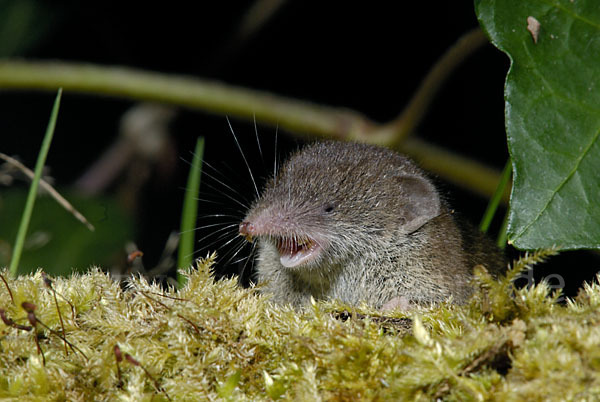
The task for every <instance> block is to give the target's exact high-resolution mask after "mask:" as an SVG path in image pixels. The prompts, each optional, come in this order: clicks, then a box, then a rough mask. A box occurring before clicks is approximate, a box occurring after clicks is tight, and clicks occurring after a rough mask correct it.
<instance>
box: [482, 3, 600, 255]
mask: <svg viewBox="0 0 600 402" xmlns="http://www.w3.org/2000/svg"><path fill="white" fill-rule="evenodd" d="M475 8H476V12H477V15H478V18H479V20H480V23H481V25H482V27H483V28H484V30H485V31H487V33H488V35H489V37H490V38H491V40H492V42H493V43H494V45H496V46H497V47H498V48H499V49H501V50H502V51H504V52H505V53H506V54H508V56H509V57H510V59H511V67H510V70H509V73H508V75H507V78H506V87H505V100H506V130H507V135H508V145H509V150H510V153H511V157H512V161H513V172H514V185H513V192H512V196H511V208H510V217H509V227H508V236H509V241H511V242H512V243H513V244H514V245H515V246H516V247H518V248H521V249H532V248H542V247H549V246H552V245H557V246H559V247H560V248H563V249H575V248H597V247H600V141H599V139H598V138H599V133H600V3H599V2H598V0H546V1H543V0H528V1H523V0H476V1H475ZM528 20H529V21H528ZM528 22H529V28H528ZM538 23H539V24H538ZM536 25H537V27H536Z"/></svg>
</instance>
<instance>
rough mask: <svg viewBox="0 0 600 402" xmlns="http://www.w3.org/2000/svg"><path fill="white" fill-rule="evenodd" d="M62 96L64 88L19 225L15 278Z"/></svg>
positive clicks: (13, 268)
mask: <svg viewBox="0 0 600 402" xmlns="http://www.w3.org/2000/svg"><path fill="white" fill-rule="evenodd" d="M61 96H62V88H59V89H58V93H57V94H56V99H55V100H54V106H53V108H52V113H51V114H50V121H48V127H47V128H46V134H45V135H44V140H43V141H42V148H41V149H40V153H39V154H38V159H37V162H36V164H35V175H34V177H33V181H32V182H31V186H29V194H28V195H27V201H26V202H25V210H24V211H23V217H22V218H21V223H20V225H19V231H18V232H17V239H16V240H15V247H14V249H13V254H12V258H11V260H10V275H11V276H12V277H13V278H14V277H16V276H17V272H18V269H19V261H20V260H21V254H22V253H23V245H24V244H25V235H26V234H27V229H28V228H29V221H30V220H31V214H32V212H33V205H34V204H35V197H36V195H37V189H38V186H39V184H40V179H41V178H42V169H43V168H44V164H45V163H46V157H47V156H48V151H49V150H50V143H51V142H52V136H53V135H54V128H55V127H56V118H57V116H58V109H59V106H60V98H61Z"/></svg>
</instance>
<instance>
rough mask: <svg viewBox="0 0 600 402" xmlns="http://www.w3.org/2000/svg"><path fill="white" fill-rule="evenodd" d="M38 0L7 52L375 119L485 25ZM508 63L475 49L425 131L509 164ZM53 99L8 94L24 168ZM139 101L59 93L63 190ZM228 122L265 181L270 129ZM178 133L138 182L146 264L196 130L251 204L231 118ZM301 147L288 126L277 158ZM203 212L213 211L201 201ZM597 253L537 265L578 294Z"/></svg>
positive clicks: (211, 159) (347, 12) (429, 7)
mask: <svg viewBox="0 0 600 402" xmlns="http://www.w3.org/2000/svg"><path fill="white" fill-rule="evenodd" d="M30 3H31V4H32V5H33V9H35V12H36V13H37V14H36V15H38V19H39V21H40V22H39V24H38V25H37V26H36V29H35V30H32V36H33V39H32V40H31V43H30V42H28V41H24V45H23V48H22V49H18V50H17V51H16V52H15V53H14V54H12V56H24V57H26V58H29V59H61V60H68V61H85V62H91V63H98V64H102V65H123V66H129V67H136V68H141V69H146V70H154V71H160V72H165V73H174V74H186V75H191V76H198V77H203V78H207V79H216V80H220V81H224V82H227V83H230V84H235V85H239V86H243V87H249V88H256V89H261V90H268V91H271V92H273V93H276V94H280V95H285V96H288V97H293V98H300V99H306V100H309V101H312V102H317V103H322V104H328V105H334V106H343V107H347V108H351V109H354V110H356V111H359V112H361V113H363V114H365V115H366V116H368V117H369V118H371V119H373V120H375V121H379V122H385V121H388V120H390V119H392V118H394V117H395V116H397V115H398V114H399V113H400V111H401V110H402V109H403V107H404V106H405V105H406V103H407V102H408V100H409V99H410V96H411V95H412V93H413V92H414V91H415V89H416V88H417V86H418V84H419V82H420V80H421V79H422V78H423V77H424V75H425V74H426V72H427V71H428V69H429V68H430V67H431V66H432V64H433V63H434V62H435V61H436V60H437V59H438V58H439V57H440V56H441V55H442V54H443V52H444V51H445V50H446V49H447V48H448V47H449V46H450V45H451V44H453V43H454V42H455V41H456V39H457V38H458V37H460V35H462V34H464V33H465V32H467V31H468V30H470V29H472V28H474V27H476V26H477V20H476V18H475V15H474V11H473V5H472V3H471V2H441V1H440V2H368V3H367V2H353V1H287V2H284V3H283V5H282V7H281V8H280V9H279V10H278V12H277V13H276V14H275V15H274V16H273V17H272V18H271V19H269V20H268V22H267V23H266V24H265V25H263V26H262V27H261V29H259V30H258V31H257V32H256V33H255V35H253V36H251V37H246V38H244V40H241V41H240V40H236V39H235V38H236V35H235V33H236V31H237V30H238V29H239V27H240V23H241V21H242V19H243V17H244V15H245V13H246V12H247V10H248V9H249V7H250V6H251V4H252V2H246V1H238V2H196V3H194V2H173V1H171V2H165V3H160V4H159V5H151V4H150V3H145V2H144V3H142V2H107V1H103V2H97V1H85V2H74V1H73V2H69V1H47V2H35V1H31V2H30ZM39 32H42V34H39ZM34 34H35V35H37V36H35V35H34ZM5 40H6V38H5ZM508 66H509V63H508V58H507V57H506V56H505V55H504V54H502V53H501V52H499V51H498V50H497V49H495V48H494V47H493V46H491V45H487V46H485V47H484V48H482V49H480V50H479V51H477V53H475V54H474V55H473V56H471V57H470V58H469V59H468V60H466V61H465V63H464V64H463V65H462V66H461V67H460V68H459V69H458V71H456V72H455V73H454V74H453V76H452V78H451V79H450V80H449V82H447V84H446V85H445V86H444V88H443V89H442V90H441V92H440V93H439V95H438V96H437V98H436V100H435V101H434V103H433V105H432V106H431V108H430V109H429V110H428V112H427V115H426V117H425V120H424V121H423V123H422V124H421V125H420V126H419V127H418V129H417V135H418V136H419V137H421V138H423V139H426V140H428V141H431V142H433V143H435V144H437V145H440V146H443V147H446V148H448V149H450V150H452V151H455V152H457V153H460V154H463V155H466V156H469V157H471V158H473V159H476V160H479V161H482V162H485V163H486V164H489V165H491V166H494V167H496V168H497V169H501V168H502V167H503V165H504V163H505V161H506V159H507V156H508V153H507V150H506V139H505V131H504V101H503V84H504V77H505V74H506V71H507V69H508ZM53 98H54V93H40V92H35V91H27V92H18V91H3V92H0V148H1V150H2V151H3V152H5V153H8V154H13V155H18V156H19V157H20V158H21V159H22V160H23V161H24V162H25V163H26V164H27V165H29V166H33V165H34V164H35V158H36V155H37V152H38V150H39V144H40V143H41V138H42V135H43V132H44V130H45V126H46V124H47V119H48V115H49V112H50V109H51V105H52V101H53ZM134 104H135V102H133V101H131V100H123V99H113V98H107V97H95V96H84V95H76V94H72V93H69V92H68V91H67V92H66V93H64V95H63V100H62V104H61V112H60V116H59V122H58V125H57V130H56V133H55V139H54V142H53V144H52V148H51V152H50V155H49V158H48V162H47V164H48V165H49V166H50V167H51V169H52V176H53V177H54V178H55V179H56V182H57V185H58V186H59V187H60V186H62V187H67V186H69V184H70V183H72V182H73V181H74V180H75V179H76V178H77V177H78V176H79V175H80V174H81V173H82V172H83V171H85V169H86V168H87V167H88V166H89V165H90V164H91V162H92V161H94V160H95V159H96V158H97V157H98V156H99V155H100V154H101V152H102V151H103V150H104V149H106V148H107V147H108V146H109V145H110V144H111V143H113V142H114V141H115V139H116V137H117V132H118V124H119V118H120V116H121V115H122V114H123V113H124V112H125V111H126V110H128V109H129V108H130V107H131V106H133V105H134ZM231 123H232V125H233V128H234V130H235V132H236V134H237V136H238V138H239V139H240V142H241V146H242V149H243V150H244V152H245V153H246V155H247V156H248V159H249V160H250V163H251V170H252V171H253V172H254V173H255V174H256V175H257V176H259V177H265V176H268V175H269V174H270V173H271V171H272V168H271V166H272V165H273V158H274V157H273V156H272V155H274V154H275V152H274V150H273V147H274V145H275V131H276V130H275V128H274V127H271V126H267V125H261V124H260V122H258V134H259V137H260V140H261V145H262V146H263V148H264V150H265V156H263V158H262V159H264V161H263V160H261V157H260V155H258V152H257V146H256V138H255V135H254V126H253V124H252V123H251V122H250V123H249V122H246V121H241V120H236V119H233V118H232V121H231ZM171 131H172V134H173V138H174V141H175V144H176V154H177V156H178V157H180V158H181V159H179V160H177V164H176V169H175V171H174V172H173V174H172V176H170V177H169V178H168V180H165V179H164V177H163V178H162V179H160V180H158V179H155V180H154V181H153V180H152V179H151V180H150V181H149V182H148V183H147V184H146V185H145V186H144V194H145V196H144V197H143V198H144V200H145V202H144V203H143V204H141V205H139V207H138V208H137V217H136V218H137V223H136V227H137V231H138V233H139V236H138V238H137V239H136V242H137V244H138V246H139V248H140V249H141V250H143V251H144V252H145V256H144V263H145V265H146V266H148V267H151V266H153V264H155V263H156V261H157V260H158V258H159V255H160V252H161V250H162V248H163V246H164V242H165V240H166V238H167V237H168V234H169V233H170V232H171V231H176V230H178V227H179V218H180V209H181V207H180V206H181V203H182V198H183V193H184V187H185V180H186V175H187V169H188V165H187V164H186V162H185V161H184V160H188V161H189V160H190V159H191V151H192V150H193V147H194V143H195V139H196V137H197V136H198V135H202V136H204V137H205V138H206V160H207V161H208V163H210V164H211V165H212V166H215V167H216V168H217V170H219V172H220V174H222V175H223V176H222V177H223V179H224V181H226V182H227V184H228V185H231V186H232V187H234V188H235V189H237V190H238V191H239V192H241V193H242V195H241V196H236V197H239V199H243V198H245V201H244V202H250V201H251V200H252V198H253V190H252V186H251V184H250V180H249V176H248V173H247V172H248V169H247V168H246V167H245V165H244V162H243V160H242V158H241V156H240V153H239V151H238V150H237V147H236V145H235V143H234V142H233V139H232V135H231V133H230V131H229V127H228V124H227V121H226V119H225V117H224V116H215V115H210V114H206V113H203V112H200V111H190V110H183V109H180V110H179V111H178V114H177V117H176V118H175V119H174V121H173V123H172V125H171ZM300 143H301V141H300V140H298V139H296V138H294V137H292V136H290V135H289V134H288V133H285V132H283V131H281V130H280V131H279V132H278V142H277V153H278V155H279V157H280V158H282V157H283V156H285V154H286V153H287V152H289V150H290V149H294V148H295V147H297V146H298V145H299V144H300ZM182 159H183V160H182ZM206 181H210V180H206ZM442 188H443V191H444V192H446V193H448V194H449V198H450V200H451V202H452V204H453V205H454V206H455V207H456V209H457V210H459V211H462V212H463V213H464V214H465V215H466V216H467V217H468V218H469V219H471V220H472V221H473V222H474V223H478V221H479V219H480V218H481V216H482V214H483V211H484V209H485V206H486V203H487V200H485V199H482V198H480V197H478V196H476V195H473V194H471V193H469V192H466V191H463V190H461V189H458V188H455V187H453V186H451V185H449V184H444V183H442ZM222 191H224V190H222ZM202 192H203V193H210V194H208V195H206V197H207V198H210V197H214V199H222V200H224V203H229V204H228V205H226V206H223V208H228V209H229V208H235V204H233V205H231V201H227V199H226V198H225V197H224V196H223V194H215V191H214V190H213V189H212V188H207V187H206V184H204V185H203V189H202ZM202 197H205V196H204V195H203V196H202ZM200 213H201V214H211V213H215V209H214V207H211V206H210V205H204V206H202V205H201V212H200ZM503 213H504V211H503V210H502V211H500V215H502V214H503ZM499 221H500V218H498V219H497V220H496V222H495V226H494V229H497V228H498V226H499ZM204 222H206V221H204ZM199 224H200V225H203V224H205V223H203V220H200V222H199ZM221 252H222V253H224V251H221ZM201 253H202V255H204V254H206V251H201ZM513 255H514V253H513ZM598 262H599V261H598V258H597V257H594V256H593V255H592V254H590V253H588V252H569V253H564V254H562V255H561V256H559V257H557V258H554V259H553V263H552V264H548V265H549V266H548V267H543V268H536V276H537V277H538V278H540V277H543V276H545V275H548V274H550V273H552V272H558V273H559V274H561V275H563V276H564V277H565V278H566V285H567V287H566V291H567V293H568V294H574V293H575V291H576V289H577V287H578V286H579V284H580V281H581V280H582V279H584V278H587V279H590V278H592V277H593V275H594V274H595V271H596V270H597V269H598V267H599V266H600V265H599V264H598ZM586 267H587V268H586ZM218 269H219V272H225V271H227V270H229V271H236V270H238V269H239V268H238V267H226V266H220V267H219V268H218ZM575 270H578V271H577V273H574V272H573V271H575Z"/></svg>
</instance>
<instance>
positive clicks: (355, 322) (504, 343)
mask: <svg viewBox="0 0 600 402" xmlns="http://www.w3.org/2000/svg"><path fill="white" fill-rule="evenodd" d="M551 253H552V251H550V252H539V253H535V254H532V255H528V256H526V257H524V258H523V259H521V260H520V261H518V262H517V263H515V264H514V267H513V268H512V269H511V270H510V271H509V272H508V274H507V276H506V277H505V278H501V279H500V280H494V279H492V278H491V277H490V276H489V275H488V274H487V273H486V272H485V270H480V271H479V272H478V273H477V276H476V280H475V283H476V286H477V292H476V294H475V295H474V296H473V298H472V299H471V301H470V302H469V303H468V304H467V305H464V306H455V305H451V304H442V305H438V306H433V307H430V308H419V309H417V310H415V311H411V312H408V313H402V312H396V313H392V314H388V318H384V317H382V316H381V313H380V312H377V311H373V310H370V309H369V308H367V307H365V306H363V307H360V308H349V307H348V306H342V305H340V304H338V303H333V302H328V303H321V302H319V303H314V305H313V306H312V307H311V308H308V309H306V310H305V311H302V312H296V311H294V310H292V309H291V308H287V307H281V306H276V305H272V304H271V303H270V302H269V300H268V298H267V297H265V296H261V295H260V294H258V292H257V291H256V290H255V289H240V288H239V287H238V286H237V285H236V281H235V280H222V281H214V280H213V279H212V277H211V273H210V266H211V264H212V259H208V260H206V261H204V262H202V263H201V264H200V265H199V266H198V267H197V268H194V269H189V270H185V271H184V274H185V275H186V277H187V278H188V280H187V284H186V286H185V287H184V288H183V289H181V290H179V291H177V290H175V289H168V290H167V291H164V290H163V289H161V288H160V287H159V286H156V285H153V284H149V283H147V282H146V281H145V280H143V279H140V278H134V279H132V280H131V282H130V283H129V285H128V286H127V288H126V289H125V290H123V289H121V287H120V286H119V285H118V284H117V283H115V282H114V281H112V280H111V279H110V278H109V277H108V276H107V275H106V274H104V273H102V272H101V271H100V270H97V269H95V270H92V271H91V272H89V273H87V274H83V275H79V274H76V275H73V276H72V277H70V278H56V279H54V280H53V288H54V289H55V290H56V291H57V292H58V293H59V294H61V295H62V296H64V297H65V298H66V299H68V300H69V301H70V302H71V303H72V304H73V306H74V311H72V309H71V306H70V305H69V304H68V303H67V302H66V301H65V300H64V299H62V298H61V297H60V296H58V298H57V300H58V305H59V308H60V311H61V313H62V319H63V322H64V326H65V332H66V339H67V340H68V341H69V342H70V343H71V344H72V345H73V348H71V347H68V346H67V347H66V346H65V342H63V340H62V339H61V337H60V336H59V335H60V334H61V333H62V330H61V326H60V319H59V316H58V313H57V308H56V305H55V301H54V296H53V294H52V291H51V290H50V289H49V288H47V287H45V286H44V281H43V278H42V274H41V272H37V273H35V274H31V275H27V276H21V277H19V278H17V279H14V280H13V279H8V275H7V272H6V271H3V272H2V275H3V277H4V278H5V279H6V280H7V282H8V285H9V287H10V289H11V291H12V294H13V297H14V303H13V302H12V301H11V298H10V296H9V293H8V290H7V288H6V286H4V284H3V283H0V308H2V309H4V310H5V316H6V317H7V318H9V319H12V320H13V321H14V322H16V323H17V324H21V325H29V322H28V320H27V312H26V311H25V310H24V309H23V308H22V307H21V303H22V302H24V301H28V302H31V303H33V304H35V305H36V306H37V308H36V310H35V315H36V317H37V318H38V319H39V320H40V321H41V322H43V323H44V324H46V325H47V326H48V327H50V328H52V330H53V331H50V330H48V329H45V328H44V327H43V326H41V324H38V326H37V334H38V339H39V344H40V347H41V349H42V350H43V353H44V357H45V365H44V360H43V359H42V356H41V355H40V354H38V352H37V346H36V342H35V338H34V332H35V331H25V330H22V329H17V328H14V326H7V325H5V324H2V323H0V398H15V399H16V398H20V399H22V398H28V399H31V400H90V399H97V400H115V399H117V398H119V399H124V400H136V401H138V400H155V401H156V400H166V399H167V398H170V399H173V400H203V399H220V400H232V401H233V400H235V401H238V400H253V401H254V400H269V399H277V398H283V399H297V400H319V399H324V400H398V399H408V398H410V399H423V400H430V399H432V398H442V399H447V400H472V399H499V400H511V399H525V400H528V399H536V400H539V399H557V398H560V399H563V398H564V399H583V398H586V397H587V398H590V397H591V396H595V397H598V396H600V325H598V324H599V321H600V313H599V309H598V307H599V306H600V286H599V285H598V284H592V285H586V286H585V287H584V288H583V289H582V291H581V294H580V295H579V296H578V297H577V298H576V299H574V300H569V301H568V302H567V303H566V304H562V305H561V304H558V303H557V298H558V296H559V295H558V294H551V292H550V289H549V287H548V286H547V285H546V284H545V283H540V284H538V285H536V286H533V287H531V288H528V289H520V290H517V289H515V288H514V287H513V286H512V284H511V281H512V280H513V279H514V278H515V277H516V276H517V275H518V274H519V273H520V272H522V271H523V270H524V269H525V268H527V267H528V266H530V265H531V264H533V263H535V262H536V261H539V260H540V259H542V258H543V257H545V256H546V255H548V254H551ZM342 311H346V312H347V313H344V314H340V312H342ZM342 318H343V319H342ZM390 318H395V319H399V318H411V319H413V331H408V330H406V329H404V328H403V325H402V324H403V323H405V322H406V321H402V320H393V319H390ZM115 345H118V347H119V348H120V350H121V356H122V357H123V359H122V361H121V362H120V363H119V365H118V367H119V368H117V362H116V360H117V356H116V355H115ZM65 349H66V350H67V352H68V354H67V353H66V352H65ZM126 354H128V355H129V359H130V360H128V359H127V358H126V357H125V356H126ZM135 362H139V365H136V364H135ZM119 373H120V374H119ZM119 378H120V380H119ZM167 395H168V397H167Z"/></svg>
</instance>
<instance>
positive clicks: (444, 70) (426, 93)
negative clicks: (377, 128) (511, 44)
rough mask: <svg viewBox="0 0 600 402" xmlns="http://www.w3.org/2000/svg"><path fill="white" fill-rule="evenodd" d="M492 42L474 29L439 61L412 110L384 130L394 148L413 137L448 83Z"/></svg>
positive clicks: (404, 113) (412, 101) (421, 88)
mask: <svg viewBox="0 0 600 402" xmlns="http://www.w3.org/2000/svg"><path fill="white" fill-rule="evenodd" d="M487 43H488V40H487V38H486V37H485V35H484V34H483V32H482V31H481V29H480V28H474V29H472V30H471V31H469V32H467V33H466V34H464V35H463V36H461V37H460V38H459V39H458V40H457V41H456V42H455V43H454V44H453V45H452V46H451V47H450V48H449V49H448V50H447V51H446V53H444V54H443V55H442V57H440V58H439V59H438V61H436V63H435V64H434V65H433V67H432V68H431V69H430V70H429V72H428V73H427V75H426V76H425V78H424V79H423V81H422V82H421V85H420V86H419V88H418V89H417V91H416V92H415V94H414V95H413V97H412V99H411V100H410V102H409V104H408V106H406V107H405V108H404V110H403V111H402V113H401V114H400V116H398V118H397V119H395V120H393V121H391V122H390V123H388V124H386V125H385V126H384V127H383V129H382V130H384V131H385V130H390V131H391V136H392V140H391V144H390V145H391V146H392V147H394V146H398V145H399V144H401V143H402V141H403V140H404V139H405V138H406V137H407V136H408V135H409V134H410V133H412V132H413V131H414V130H415V128H416V126H417V125H418V124H419V123H420V122H421V120H422V119H423V117H424V116H425V113H426V112H427V109H428V108H429V105H430V104H431V102H432V101H433V99H434V98H435V96H436V94H437V93H438V91H439V90H440V88H441V87H442V85H443V84H444V82H445V81H446V79H447V78H448V77H449V76H450V74H452V72H454V70H456V68H457V67H458V66H460V65H461V64H462V62H463V61H464V60H465V59H466V58H467V57H469V56H470V55H471V54H473V53H474V52H475V51H476V50H478V49H479V48H481V47H482V46H483V45H485V44H487Z"/></svg>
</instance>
